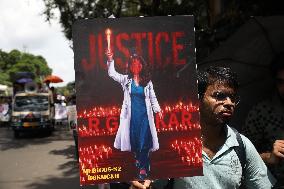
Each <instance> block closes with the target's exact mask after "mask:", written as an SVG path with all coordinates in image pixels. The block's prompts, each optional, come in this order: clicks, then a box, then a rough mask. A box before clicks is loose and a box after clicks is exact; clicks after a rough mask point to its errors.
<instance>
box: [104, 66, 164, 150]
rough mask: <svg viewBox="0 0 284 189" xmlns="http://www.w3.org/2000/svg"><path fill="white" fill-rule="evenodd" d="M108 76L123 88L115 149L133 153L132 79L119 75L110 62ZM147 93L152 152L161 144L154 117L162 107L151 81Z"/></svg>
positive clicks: (145, 89) (146, 100)
mask: <svg viewBox="0 0 284 189" xmlns="http://www.w3.org/2000/svg"><path fill="white" fill-rule="evenodd" d="M107 64H108V75H109V76H110V77H111V78H113V79H114V80H115V81H117V82H119V83H120V84H121V86H122V89H123V93H124V98H123V104H122V107H121V112H120V123H119V128H118V131H117V133H116V137H115V141H114V147H115V148H117V149H120V150H121V151H131V144H130V119H131V97H130V93H131V83H132V79H129V78H128V75H123V74H120V73H118V72H117V71H116V70H115V67H114V61H111V62H108V63H107ZM144 93H145V103H146V109H147V115H148V120H149V125H150V131H151V135H152V141H153V147H152V148H151V149H150V151H156V150H158V149H159V142H158V136H157V130H156V127H155V122H154V115H153V111H154V112H155V113H157V112H160V111H161V109H160V106H159V103H158V101H157V98H156V95H155V92H154V89H153V83H152V82H151V81H149V83H148V84H147V85H146V86H145V87H144Z"/></svg>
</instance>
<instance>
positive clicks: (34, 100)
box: [14, 96, 48, 111]
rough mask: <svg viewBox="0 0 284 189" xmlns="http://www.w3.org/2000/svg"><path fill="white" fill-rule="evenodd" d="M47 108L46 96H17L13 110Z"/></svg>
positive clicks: (42, 109)
mask: <svg viewBox="0 0 284 189" xmlns="http://www.w3.org/2000/svg"><path fill="white" fill-rule="evenodd" d="M46 110H48V97H47V96H17V97H16V99H15V105H14V111H46Z"/></svg>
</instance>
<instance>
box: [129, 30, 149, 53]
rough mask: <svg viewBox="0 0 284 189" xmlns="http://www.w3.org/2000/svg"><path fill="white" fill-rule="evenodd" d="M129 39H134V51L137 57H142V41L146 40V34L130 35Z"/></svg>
mask: <svg viewBox="0 0 284 189" xmlns="http://www.w3.org/2000/svg"><path fill="white" fill-rule="evenodd" d="M131 38H134V39H135V42H136V43H135V46H136V51H137V53H138V54H139V55H142V54H143V53H142V39H143V38H146V33H132V34H131Z"/></svg>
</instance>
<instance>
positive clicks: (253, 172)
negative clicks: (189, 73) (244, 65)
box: [174, 67, 275, 189]
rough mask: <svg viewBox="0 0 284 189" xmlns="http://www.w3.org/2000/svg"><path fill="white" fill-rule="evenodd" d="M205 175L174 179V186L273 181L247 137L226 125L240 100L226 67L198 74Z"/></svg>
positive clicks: (251, 187) (258, 186) (254, 186)
mask: <svg viewBox="0 0 284 189" xmlns="http://www.w3.org/2000/svg"><path fill="white" fill-rule="evenodd" d="M198 89H199V96H200V124H201V126H202V131H201V133H202V142H203V148H202V156H203V166H204V168H203V173H204V176H196V177H184V178H181V179H175V182H174V189H187V188H188V189H189V188H192V189H195V188H196V189H200V188H202V189H207V188H208V189H211V188H230V189H238V188H242V187H241V186H244V187H245V188H246V189H269V188H272V185H273V184H274V183H275V179H274V178H273V177H270V178H268V169H267V167H266V166H265V164H264V162H263V161H262V159H261V157H260V156H259V154H258V152H257V151H256V149H255V147H254V146H253V144H252V143H251V142H250V140H249V139H248V138H246V137H245V136H243V135H240V134H239V133H238V132H237V131H235V130H234V129H232V128H231V127H229V126H228V125H227V123H228V121H229V120H230V119H231V117H232V116H233V114H234V110H235V107H236V105H237V104H238V102H239V98H238V96H237V89H238V82H237V80H236V76H235V74H234V73H232V72H231V70H230V69H229V68H223V67H210V68H208V69H207V70H206V71H205V72H202V73H200V74H199V78H198Z"/></svg>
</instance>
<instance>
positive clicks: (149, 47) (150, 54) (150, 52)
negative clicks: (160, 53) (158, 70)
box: [148, 32, 154, 65]
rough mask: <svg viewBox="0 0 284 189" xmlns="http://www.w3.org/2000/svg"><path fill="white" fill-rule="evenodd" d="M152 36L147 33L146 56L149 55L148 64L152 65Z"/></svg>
mask: <svg viewBox="0 0 284 189" xmlns="http://www.w3.org/2000/svg"><path fill="white" fill-rule="evenodd" d="M153 54H154V52H153V34H152V33H151V32H148V55H149V60H148V61H149V64H150V65H153V64H154V58H153V57H154V56H153Z"/></svg>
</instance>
